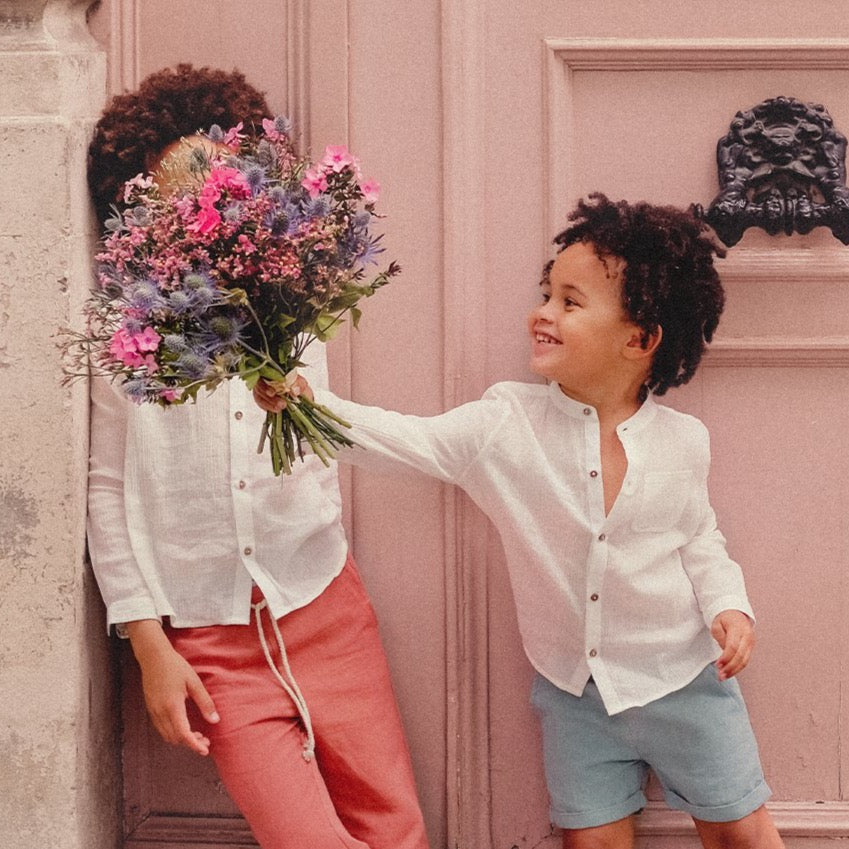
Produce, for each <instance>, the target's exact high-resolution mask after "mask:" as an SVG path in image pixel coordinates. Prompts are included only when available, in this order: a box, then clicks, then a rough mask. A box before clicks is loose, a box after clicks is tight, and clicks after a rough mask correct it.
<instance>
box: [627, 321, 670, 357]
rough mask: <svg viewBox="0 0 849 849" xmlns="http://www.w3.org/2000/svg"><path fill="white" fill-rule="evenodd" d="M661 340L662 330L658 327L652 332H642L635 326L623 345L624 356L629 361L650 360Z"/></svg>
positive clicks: (641, 329) (640, 328)
mask: <svg viewBox="0 0 849 849" xmlns="http://www.w3.org/2000/svg"><path fill="white" fill-rule="evenodd" d="M662 339H663V328H662V327H661V326H660V325H658V326H657V327H656V328H655V329H654V330H652V331H647V330H643V328H642V327H638V326H637V325H634V326H633V331H632V333H631V335H630V337H629V339H628V341H627V342H626V344H625V356H626V357H628V359H631V360H642V359H646V358H648V359H651V358H652V357H653V356H654V354H655V351H657V349H658V346H659V345H660V342H661V340H662Z"/></svg>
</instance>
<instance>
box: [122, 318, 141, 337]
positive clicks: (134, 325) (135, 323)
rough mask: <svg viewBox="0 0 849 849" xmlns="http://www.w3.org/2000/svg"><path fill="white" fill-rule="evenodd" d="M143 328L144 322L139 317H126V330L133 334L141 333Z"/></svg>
mask: <svg viewBox="0 0 849 849" xmlns="http://www.w3.org/2000/svg"><path fill="white" fill-rule="evenodd" d="M142 329H143V327H142V323H141V322H140V321H139V320H138V319H137V318H125V319H124V330H126V331H127V333H129V334H130V335H131V336H132V335H133V334H135V333H141V332H142Z"/></svg>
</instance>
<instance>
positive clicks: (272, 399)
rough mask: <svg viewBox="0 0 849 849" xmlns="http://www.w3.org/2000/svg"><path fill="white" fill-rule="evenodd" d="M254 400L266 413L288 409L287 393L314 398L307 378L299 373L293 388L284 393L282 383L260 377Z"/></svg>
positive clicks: (254, 392) (255, 388)
mask: <svg viewBox="0 0 849 849" xmlns="http://www.w3.org/2000/svg"><path fill="white" fill-rule="evenodd" d="M253 395H254V401H256V403H257V404H258V405H259V406H260V407H262V409H263V410H265V412H266V413H279V412H281V411H282V410H285V409H286V395H294V396H295V397H298V396H300V395H303V396H304V397H306V398H309V399H310V401H312V400H313V394H312V388H311V387H310V385H309V383H307V381H306V378H304V377H302V376H301V375H298V376H297V378H295V382H294V383H293V384H292V386H291V388H290V389H288V390H287V391H286V392H285V393H284V394H281V393H280V385H279V384H275V383H272V382H270V381H268V380H263V379H262V378H260V379H259V382H258V383H257V385H256V386H255V387H254V391H253Z"/></svg>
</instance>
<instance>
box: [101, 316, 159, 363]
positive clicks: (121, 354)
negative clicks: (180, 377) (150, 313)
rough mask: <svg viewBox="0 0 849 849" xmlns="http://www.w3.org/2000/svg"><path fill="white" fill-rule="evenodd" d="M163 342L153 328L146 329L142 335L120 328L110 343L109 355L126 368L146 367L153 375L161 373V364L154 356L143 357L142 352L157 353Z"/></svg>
mask: <svg viewBox="0 0 849 849" xmlns="http://www.w3.org/2000/svg"><path fill="white" fill-rule="evenodd" d="M161 341H162V337H161V336H160V335H159V334H158V333H157V332H156V331H155V330H154V329H153V328H152V327H145V329H144V330H142V331H141V333H130V332H129V331H128V330H127V329H126V328H125V327H120V328H118V330H116V331H115V334H114V335H113V336H112V340H111V341H110V343H109V353H110V354H112V356H113V357H114V358H115V359H116V360H118V361H119V362H121V363H123V364H124V365H125V366H129V367H130V368H141V367H142V366H145V367H146V368H147V370H148V371H149V372H150V373H151V374H154V373H155V372H157V371H159V364H158V363H157V362H156V359H155V358H154V356H153V354H150V353H149V354H147V355H146V356H142V354H141V352H143V351H155V350H156V349H157V348H159V343H160V342H161Z"/></svg>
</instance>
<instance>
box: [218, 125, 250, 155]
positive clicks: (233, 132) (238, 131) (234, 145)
mask: <svg viewBox="0 0 849 849" xmlns="http://www.w3.org/2000/svg"><path fill="white" fill-rule="evenodd" d="M244 126H245V125H244V123H243V122H242V121H239V123H238V124H236V126H235V127H230V129H229V130H227V132H226V133H225V134H224V142H223V143H224V144H225V145H226V146H227V147H229V148H230V149H231V150H238V149H239V147H240V146H241V144H242V139H244V137H245V136H244V133H242V128H243V127H244Z"/></svg>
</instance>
